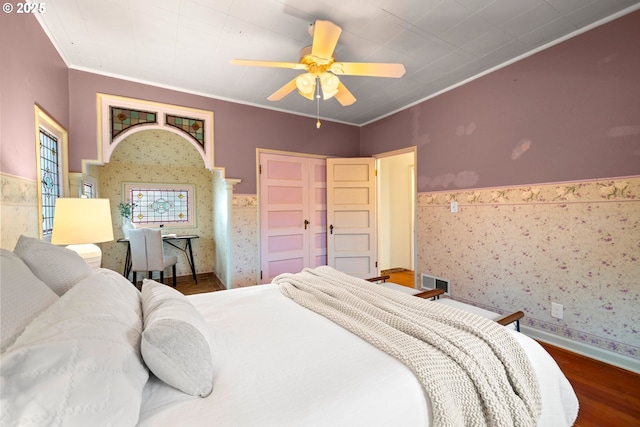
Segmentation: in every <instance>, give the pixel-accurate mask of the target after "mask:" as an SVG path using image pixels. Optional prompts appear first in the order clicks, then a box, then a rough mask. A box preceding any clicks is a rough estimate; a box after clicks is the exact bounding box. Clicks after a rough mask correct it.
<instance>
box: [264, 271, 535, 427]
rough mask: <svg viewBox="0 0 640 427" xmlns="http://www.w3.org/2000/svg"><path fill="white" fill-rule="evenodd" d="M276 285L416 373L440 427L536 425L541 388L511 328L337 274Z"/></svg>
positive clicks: (285, 278)
mask: <svg viewBox="0 0 640 427" xmlns="http://www.w3.org/2000/svg"><path fill="white" fill-rule="evenodd" d="M273 282H274V283H277V284H278V285H279V287H280V290H281V291H282V293H283V294H284V295H286V296H287V297H289V298H291V299H292V300H294V301H295V302H297V303H298V304H300V305H302V306H303V307H306V308H308V309H310V310H312V311H315V312H316V313H318V314H321V315H323V316H325V317H327V318H328V319H330V320H332V321H333V322H335V323H337V324H338V325H340V326H342V327H343V328H345V329H347V330H349V331H351V332H352V333H354V334H356V335H358V336H359V337H361V338H363V339H365V340H367V341H368V342H370V343H371V344H372V345H374V346H376V347H377V348H379V349H380V350H382V351H385V352H386V353H388V354H390V355H391V356H393V357H395V358H396V359H398V360H400V361H401V362H402V363H404V364H405V365H406V366H407V367H408V368H409V369H411V370H412V371H413V373H414V374H415V375H416V377H417V378H418V380H419V381H420V382H421V384H422V387H423V388H424V390H425V392H426V393H427V395H428V396H429V399H430V401H431V408H432V416H433V425H434V426H438V427H440V426H442V427H448V426H460V427H470V426H492V427H499V426H535V425H536V423H537V419H538V417H539V415H540V412H541V406H542V405H541V398H540V391H539V388H538V382H537V379H536V376H535V373H534V372H533V368H532V367H531V366H530V363H529V360H528V359H527V357H526V355H525V354H524V351H523V350H522V348H521V347H520V346H519V345H518V343H517V342H516V341H515V339H514V338H513V337H512V336H511V335H510V334H509V332H508V331H507V330H506V328H504V327H503V326H500V325H498V324H497V323H495V322H493V321H490V320H488V319H485V318H483V317H480V316H477V315H474V314H471V313H467V312H464V311H461V310H458V309H456V308H453V307H448V306H446V305H444V304H438V303H435V302H433V301H428V300H424V299H421V298H416V297H414V296H411V295H408V294H404V293H402V292H398V291H394V290H392V289H387V288H384V287H382V286H379V285H376V284H374V283H369V282H367V281H366V280H362V279H358V278H355V277H352V276H349V275H347V274H344V273H341V272H339V271H337V270H334V269H333V268H331V267H318V268H315V269H305V270H304V271H302V272H301V273H297V274H288V273H287V274H282V275H280V276H278V277H276V278H275V279H274V280H273Z"/></svg>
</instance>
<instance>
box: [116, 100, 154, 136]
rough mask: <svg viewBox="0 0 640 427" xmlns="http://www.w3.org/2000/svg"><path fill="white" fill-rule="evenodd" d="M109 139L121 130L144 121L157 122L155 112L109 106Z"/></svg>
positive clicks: (144, 122)
mask: <svg viewBox="0 0 640 427" xmlns="http://www.w3.org/2000/svg"><path fill="white" fill-rule="evenodd" d="M110 110H111V114H110V120H111V141H113V140H114V139H115V138H116V137H117V136H118V135H119V134H120V133H122V132H123V131H125V130H127V129H129V128H131V127H134V126H138V125H142V124H146V123H158V120H157V113H154V112H151V111H142V110H129V109H127V108H120V107H110Z"/></svg>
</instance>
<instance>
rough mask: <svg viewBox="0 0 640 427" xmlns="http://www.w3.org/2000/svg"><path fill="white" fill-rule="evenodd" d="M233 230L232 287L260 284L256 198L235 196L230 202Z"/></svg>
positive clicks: (247, 195)
mask: <svg viewBox="0 0 640 427" xmlns="http://www.w3.org/2000/svg"><path fill="white" fill-rule="evenodd" d="M232 216H233V229H232V230H231V233H232V242H233V246H232V248H231V250H232V252H233V254H232V257H233V263H234V265H233V281H232V287H234V288H240V287H244V286H251V285H255V284H256V283H262V282H260V281H259V279H258V275H259V270H260V259H259V253H258V247H259V246H258V245H259V242H258V240H259V237H258V197H257V196H256V195H253V194H237V195H234V196H233V200H232Z"/></svg>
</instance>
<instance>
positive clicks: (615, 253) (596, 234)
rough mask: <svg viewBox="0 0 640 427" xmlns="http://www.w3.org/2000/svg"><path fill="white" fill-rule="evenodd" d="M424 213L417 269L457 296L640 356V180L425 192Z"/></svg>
mask: <svg viewBox="0 0 640 427" xmlns="http://www.w3.org/2000/svg"><path fill="white" fill-rule="evenodd" d="M452 201H457V202H458V204H459V212H458V213H452V212H451V210H450V203H451V202H452ZM417 215H418V220H417V231H418V244H417V250H418V268H417V270H418V272H422V273H428V274H432V275H435V276H439V277H444V278H447V279H449V280H450V281H451V297H452V298H455V299H458V300H460V301H463V302H467V303H471V304H474V305H477V306H480V307H483V308H486V309H489V310H492V311H495V312H500V313H508V312H513V311H516V310H523V311H524V312H525V315H526V317H525V319H524V323H523V324H524V325H526V326H528V327H531V328H534V329H538V330H542V331H546V332H548V333H551V334H555V335H559V336H562V337H565V338H568V339H570V340H574V341H578V342H582V343H585V344H589V345H592V346H596V347H600V348H603V349H606V350H609V351H612V352H616V353H619V354H622V355H625V356H629V357H632V358H636V359H640V328H639V327H638V325H639V324H640V310H639V309H638V307H639V305H640V177H630V178H626V179H615V180H601V181H586V182H567V183H560V184H545V185H537V186H525V187H506V188H494V189H482V190H474V191H456V192H434V193H421V194H419V196H418V206H417ZM552 302H555V303H558V304H562V305H563V306H564V316H563V319H562V320H560V319H557V318H554V317H551V303H552Z"/></svg>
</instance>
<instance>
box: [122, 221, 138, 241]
mask: <svg viewBox="0 0 640 427" xmlns="http://www.w3.org/2000/svg"><path fill="white" fill-rule="evenodd" d="M135 228H136V225H135V224H134V223H133V222H131V219H129V218H124V217H123V218H122V234H124V238H125V239H128V238H129V231H131V230H135Z"/></svg>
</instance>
